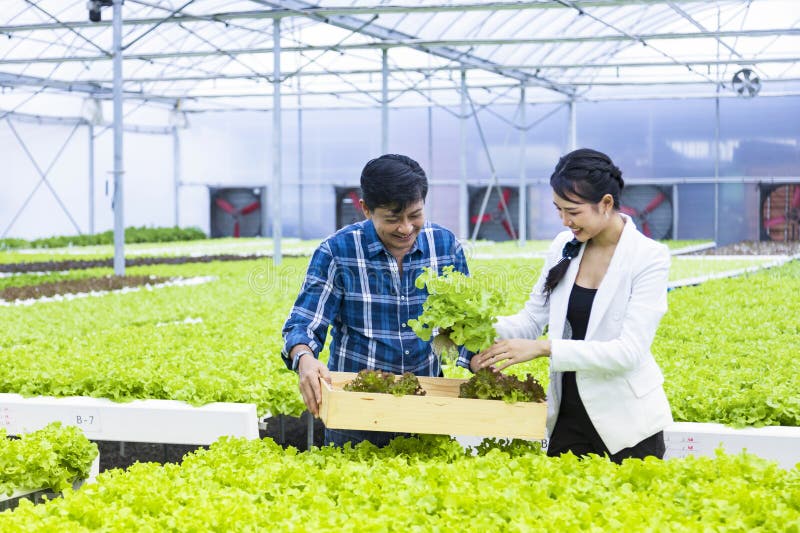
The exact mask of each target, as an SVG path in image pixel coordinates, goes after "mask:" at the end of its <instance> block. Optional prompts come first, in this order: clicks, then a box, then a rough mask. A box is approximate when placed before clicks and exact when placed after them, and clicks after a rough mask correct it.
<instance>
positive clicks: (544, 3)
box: [0, 0, 697, 34]
mask: <svg viewBox="0 0 800 533" xmlns="http://www.w3.org/2000/svg"><path fill="white" fill-rule="evenodd" d="M663 1H664V0H582V1H581V7H582V8H584V9H588V8H593V7H615V6H626V5H656V4H663ZM674 1H675V2H687V3H691V2H697V0H674ZM564 7H567V6H564V5H562V4H559V3H558V2H553V1H552V0H528V1H525V2H520V1H517V2H487V3H484V4H481V3H477V4H430V5H417V6H400V5H394V6H393V5H379V6H363V7H359V6H339V7H322V6H315V5H310V6H309V7H308V8H304V9H280V8H277V9H266V10H264V9H262V10H250V11H230V12H219V13H209V14H207V15H190V14H187V13H181V14H175V15H174V16H170V17H143V18H136V19H130V20H127V21H125V25H126V26H151V25H155V24H162V25H164V24H186V23H192V22H219V23H221V24H225V23H226V22H230V21H233V20H259V19H274V18H287V17H328V16H333V15H350V16H357V15H392V14H399V15H403V14H413V13H447V12H457V13H462V12H471V11H509V10H511V11H522V10H528V9H563V8H564ZM111 24H112V23H111V21H100V22H90V21H86V20H71V21H61V22H58V23H54V22H41V23H35V24H19V25H13V26H0V34H12V33H20V32H32V31H40V30H64V29H83V28H99V27H104V26H106V27H107V26H110V25H111Z"/></svg>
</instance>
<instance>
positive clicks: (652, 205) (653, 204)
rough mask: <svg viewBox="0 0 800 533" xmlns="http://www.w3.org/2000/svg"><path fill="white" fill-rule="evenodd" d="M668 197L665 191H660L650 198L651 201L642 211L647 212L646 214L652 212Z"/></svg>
mask: <svg viewBox="0 0 800 533" xmlns="http://www.w3.org/2000/svg"><path fill="white" fill-rule="evenodd" d="M666 199H667V195H666V194H664V193H663V192H660V193H658V194H657V195H656V197H655V198H653V199H652V200H650V203H649V204H647V205H646V206H645V208H644V209H642V213H645V214H647V213H652V212H653V210H654V209H655V208H656V207H658V206H660V205H661V204H663V203H664V200H666Z"/></svg>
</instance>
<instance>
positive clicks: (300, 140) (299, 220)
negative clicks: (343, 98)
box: [297, 79, 304, 239]
mask: <svg viewBox="0 0 800 533" xmlns="http://www.w3.org/2000/svg"><path fill="white" fill-rule="evenodd" d="M302 95H303V91H302V90H301V88H300V80H299V79H298V80H297V226H298V230H297V236H298V237H299V238H301V239H302V238H303V225H304V224H303V223H304V217H303V207H304V206H303V100H302Z"/></svg>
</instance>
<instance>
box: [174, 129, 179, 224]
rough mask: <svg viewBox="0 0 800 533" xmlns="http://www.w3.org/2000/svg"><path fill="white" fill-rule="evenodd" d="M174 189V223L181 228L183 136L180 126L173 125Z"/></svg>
mask: <svg viewBox="0 0 800 533" xmlns="http://www.w3.org/2000/svg"><path fill="white" fill-rule="evenodd" d="M172 191H173V197H174V206H173V214H174V216H175V221H174V225H175V227H176V228H179V227H180V225H181V212H180V198H181V136H180V132H179V131H178V126H173V127H172Z"/></svg>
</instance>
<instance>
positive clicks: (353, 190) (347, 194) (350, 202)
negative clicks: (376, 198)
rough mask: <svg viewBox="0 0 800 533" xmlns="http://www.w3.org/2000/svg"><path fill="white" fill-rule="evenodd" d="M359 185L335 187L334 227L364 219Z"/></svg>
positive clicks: (338, 227)
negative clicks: (360, 203)
mask: <svg viewBox="0 0 800 533" xmlns="http://www.w3.org/2000/svg"><path fill="white" fill-rule="evenodd" d="M360 199H361V188H360V187H336V229H337V230H338V229H341V228H343V227H345V226H349V225H350V224H355V223H356V222H360V221H362V220H364V212H363V211H362V210H361V206H360V205H359V202H358V201H359V200H360Z"/></svg>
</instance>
